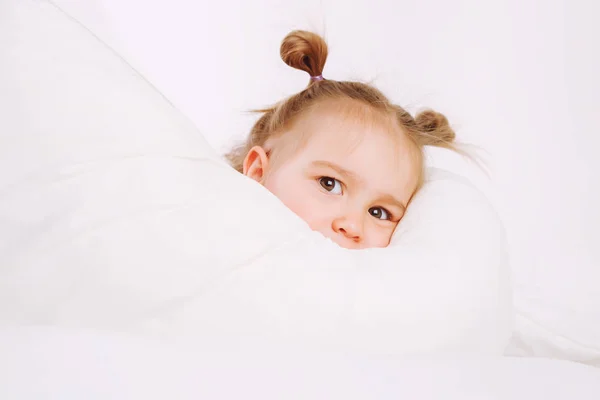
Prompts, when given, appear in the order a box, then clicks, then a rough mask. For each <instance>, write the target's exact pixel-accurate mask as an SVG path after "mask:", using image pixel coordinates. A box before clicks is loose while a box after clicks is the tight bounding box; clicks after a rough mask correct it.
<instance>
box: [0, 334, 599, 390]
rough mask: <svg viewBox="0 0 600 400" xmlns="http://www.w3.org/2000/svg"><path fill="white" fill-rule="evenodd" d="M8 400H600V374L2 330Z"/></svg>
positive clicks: (504, 363) (562, 364) (535, 363)
mask: <svg viewBox="0 0 600 400" xmlns="http://www.w3.org/2000/svg"><path fill="white" fill-rule="evenodd" d="M0 354H2V357H1V358H0V398H2V399H7V400H8V399H11V400H12V399H19V400H38V399H39V400H41V399H60V400H80V399H86V400H94V399H111V400H117V399H140V400H141V399H177V400H186V399H224V398H226V399H260V400H271V399H273V400H274V399H286V400H292V399H345V400H350V399H390V400H391V399H393V400H398V399H411V400H434V399H436V400H437V399H439V400H482V399H485V400H538V399H539V400H598V399H599V398H600V370H598V369H595V368H593V367H588V366H584V365H581V364H576V363H572V362H568V361H553V360H544V359H520V358H500V357H498V358H495V357H490V358H463V359H460V358H440V357H438V358H435V357H412V358H402V357H385V358H372V357H371V358H369V357H357V356H352V355H346V356H339V355H333V354H325V353H317V352H305V351H303V352H300V351H298V350H295V349H292V348H278V349H277V348H274V347H267V346H265V347H256V348H253V349H248V348H245V349H240V348H214V347H212V346H211V344H210V343H198V342H187V343H181V342H180V343H177V344H175V343H172V342H171V343H167V342H166V341H162V342H161V341H158V340H150V339H147V338H140V337H134V336H125V335H118V334H114V333H102V332H98V331H96V332H86V331H73V330H64V329H57V328H50V329H49V328H24V329H12V330H4V331H0Z"/></svg>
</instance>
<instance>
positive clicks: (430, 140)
mask: <svg viewBox="0 0 600 400" xmlns="http://www.w3.org/2000/svg"><path fill="white" fill-rule="evenodd" d="M415 123H416V125H417V128H418V130H419V131H420V132H421V133H422V134H423V139H425V140H424V143H422V144H423V145H426V146H427V145H428V146H440V145H443V144H449V143H452V142H454V139H456V133H455V132H454V130H453V129H452V127H450V124H449V123H448V119H447V118H446V117H445V116H444V115H443V114H440V113H439V112H437V111H433V110H426V111H423V112H420V113H419V114H417V116H416V117H415ZM442 147H444V146H442Z"/></svg>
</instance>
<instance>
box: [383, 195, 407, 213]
mask: <svg viewBox="0 0 600 400" xmlns="http://www.w3.org/2000/svg"><path fill="white" fill-rule="evenodd" d="M380 199H381V201H384V202H386V203H391V204H393V205H395V206H397V207H398V208H401V209H402V212H405V211H406V205H405V204H404V203H403V202H401V201H400V200H398V199H397V198H395V197H394V196H392V195H391V194H383V195H381V197H380Z"/></svg>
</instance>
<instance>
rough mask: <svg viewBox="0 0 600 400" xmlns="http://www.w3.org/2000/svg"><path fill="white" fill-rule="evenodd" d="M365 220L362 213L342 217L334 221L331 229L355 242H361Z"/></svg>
mask: <svg viewBox="0 0 600 400" xmlns="http://www.w3.org/2000/svg"><path fill="white" fill-rule="evenodd" d="M363 224H364V218H363V216H362V215H361V214H360V213H352V214H345V215H341V216H339V217H337V218H335V219H334V220H333V223H332V226H331V228H332V229H333V231H334V232H336V233H338V234H340V235H344V236H345V237H346V238H348V239H351V240H353V241H355V242H360V241H361V240H362V236H363V228H364V227H363Z"/></svg>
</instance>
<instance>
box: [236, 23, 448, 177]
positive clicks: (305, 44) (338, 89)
mask: <svg viewBox="0 0 600 400" xmlns="http://www.w3.org/2000/svg"><path fill="white" fill-rule="evenodd" d="M327 50H328V49H327V43H325V41H324V40H323V38H321V37H320V36H319V35H317V34H315V33H312V32H306V31H293V32H291V33H289V34H288V35H287V36H286V37H285V38H284V39H283V42H282V43H281V49H280V53H281V58H282V60H283V61H284V62H285V63H286V64H287V65H289V66H290V67H292V68H296V69H299V70H302V71H305V72H307V73H308V74H309V75H310V76H311V78H310V82H309V84H308V86H307V87H306V89H304V90H303V91H301V92H300V93H297V94H295V95H293V96H291V97H289V98H287V99H284V100H282V101H280V102H278V103H276V104H275V105H274V106H272V107H269V108H266V109H262V110H257V112H259V113H261V114H262V115H261V117H260V118H259V119H258V121H257V122H256V123H255V124H254V126H253V127H252V130H251V131H250V134H249V135H248V138H247V139H246V141H245V142H243V143H242V144H241V145H239V146H237V147H235V148H233V149H232V150H231V151H230V152H229V153H227V154H226V155H225V157H226V158H227V160H228V161H229V163H230V164H231V165H232V166H233V168H235V169H236V170H237V171H239V172H243V163H244V159H245V157H246V155H247V154H248V152H249V151H250V149H251V148H252V147H254V146H264V145H265V143H266V142H267V140H269V139H270V138H272V137H275V136H276V135H280V134H282V133H283V132H284V131H285V130H286V128H288V127H289V126H290V125H291V124H292V123H293V121H294V120H296V119H297V118H298V117H299V116H300V115H301V114H302V113H303V112H305V111H307V110H309V109H310V108H312V107H313V106H314V105H315V104H316V103H317V102H321V101H323V100H332V99H333V100H336V99H340V100H354V101H357V102H360V103H363V104H364V105H365V106H367V107H370V108H372V109H374V110H376V111H379V112H380V113H381V114H383V115H389V116H391V117H392V118H393V119H394V120H395V121H396V122H397V124H398V125H399V127H400V128H401V130H402V131H403V132H404V133H405V134H406V135H407V136H408V138H409V139H410V140H411V141H412V142H413V143H414V144H415V145H416V147H417V148H418V149H419V150H420V151H419V154H420V159H421V163H423V162H422V159H423V156H422V154H423V148H424V147H425V146H436V147H442V148H446V149H450V150H454V151H458V149H457V147H456V146H455V144H454V140H455V137H456V135H455V133H454V131H453V130H452V128H451V127H450V125H449V124H448V120H447V119H446V117H445V116H444V115H442V114H440V113H438V112H436V111H433V110H426V111H423V112H421V113H419V114H417V115H416V116H415V117H413V116H412V115H411V114H410V113H409V112H407V111H406V110H405V109H403V108H402V107H400V106H398V105H396V104H393V103H392V102H390V100H389V99H388V98H387V97H385V96H384V95H383V93H381V92H380V91H379V90H378V89H376V88H375V87H373V86H371V85H368V84H365V83H360V82H348V81H334V80H329V79H323V78H322V74H323V69H324V67H325V61H326V60H327ZM421 175H423V174H421ZM419 182H422V176H421V177H420V179H419Z"/></svg>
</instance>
